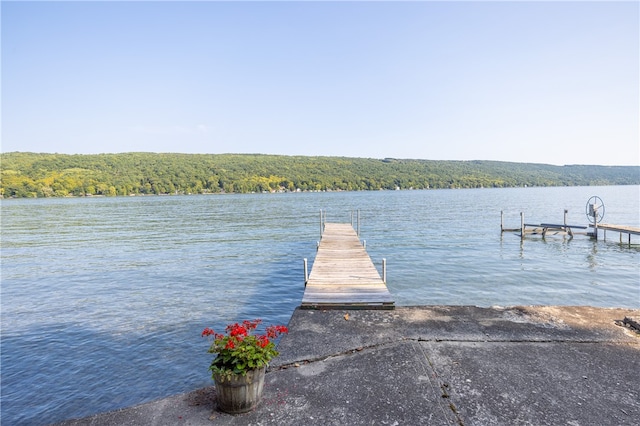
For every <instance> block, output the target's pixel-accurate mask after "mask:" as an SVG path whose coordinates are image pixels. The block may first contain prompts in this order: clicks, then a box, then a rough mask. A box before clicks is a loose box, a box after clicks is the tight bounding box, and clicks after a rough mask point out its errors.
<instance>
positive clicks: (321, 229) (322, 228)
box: [320, 209, 326, 238]
mask: <svg viewBox="0 0 640 426" xmlns="http://www.w3.org/2000/svg"><path fill="white" fill-rule="evenodd" d="M325 214H326V213H325ZM322 225H323V223H322V209H320V238H322V231H324V226H322Z"/></svg>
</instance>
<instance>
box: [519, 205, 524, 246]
mask: <svg viewBox="0 0 640 426" xmlns="http://www.w3.org/2000/svg"><path fill="white" fill-rule="evenodd" d="M520 239H521V240H524V213H523V212H520Z"/></svg>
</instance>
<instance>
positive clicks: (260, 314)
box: [1, 186, 640, 425]
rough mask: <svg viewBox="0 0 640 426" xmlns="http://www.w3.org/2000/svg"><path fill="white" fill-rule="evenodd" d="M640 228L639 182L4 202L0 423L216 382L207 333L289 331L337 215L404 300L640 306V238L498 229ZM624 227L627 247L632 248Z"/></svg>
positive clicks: (79, 413) (37, 420)
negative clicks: (590, 222)
mask: <svg viewBox="0 0 640 426" xmlns="http://www.w3.org/2000/svg"><path fill="white" fill-rule="evenodd" d="M592 195H598V196H600V197H601V198H602V199H603V200H604V203H605V208H606V210H605V217H604V220H603V223H605V222H606V223H615V224H624V225H632V226H640V200H639V198H640V187H638V186H610V187H568V188H565V187H560V188H508V189H475V190H432V191H381V192H331V193H289V194H248V195H210V196H175V197H127V198H83V199H78V198H75V199H38V200H3V201H2V203H1V207H2V211H1V212H2V235H1V236H2V253H1V254H2V287H1V304H2V305H1V307H2V312H1V319H2V324H1V327H2V328H1V339H2V340H1V350H2V354H1V357H2V359H1V368H2V395H1V398H2V400H1V403H2V423H3V424H12V425H18V424H30V425H31V424H36V425H37V424H49V423H53V422H56V421H60V420H64V419H68V418H75V417H83V416H87V415H91V414H94V413H97V412H102V411H107V410H113V409H116V408H120V407H125V406H130V405H134V404H138V403H141V402H145V401H149V400H153V399H157V398H160V397H164V396H168V395H172V394H177V393H181V392H185V391H189V390H193V389H197V388H199V387H204V386H209V385H211V383H212V382H211V379H210V376H209V374H208V371H207V368H208V364H209V362H210V359H211V358H210V357H211V356H210V355H209V354H207V353H206V349H207V347H208V345H207V342H206V340H204V339H202V338H201V337H200V332H201V331H202V329H203V328H204V327H206V326H209V327H212V328H214V329H216V328H217V329H221V328H223V327H224V325H226V324H227V323H228V322H232V321H234V322H235V321H238V320H242V319H251V318H263V319H264V321H265V322H266V323H270V324H286V323H287V322H288V320H289V317H290V315H291V313H292V312H293V310H294V309H295V308H296V307H297V306H298V305H299V303H300V301H301V298H302V293H303V290H304V284H303V281H304V277H303V275H304V274H303V268H302V259H303V258H305V257H306V258H308V259H309V262H310V263H311V264H310V267H311V266H312V261H313V258H314V255H315V248H316V242H317V241H318V239H319V210H320V209H325V210H326V212H327V221H333V222H349V221H350V220H351V219H350V218H351V213H350V212H351V211H352V210H356V209H360V216H361V224H360V230H361V238H362V239H365V240H366V245H367V251H368V252H369V254H370V256H371V258H372V260H373V261H374V263H375V264H376V265H377V267H378V270H381V262H382V258H386V259H387V269H388V270H387V281H388V287H389V289H390V291H391V293H392V294H393V295H394V296H395V298H396V303H397V304H398V305H434V304H448V305H477V306H493V305H501V306H507V305H517V304H522V305H531V304H536V305H537V304H544V305H592V306H601V307H631V308H640V246H639V245H638V243H639V241H638V237H633V238H634V239H632V242H633V243H634V244H633V245H632V246H631V247H629V246H628V245H627V244H619V242H618V241H619V240H618V234H617V233H613V232H609V233H608V234H607V241H606V242H605V241H602V239H601V240H599V241H594V240H591V239H589V238H587V237H586V236H582V235H579V236H576V237H574V238H573V239H569V238H564V237H560V236H556V237H547V238H546V239H544V240H543V239H542V238H540V237H539V236H537V237H534V236H532V237H527V238H526V239H525V240H524V241H521V240H520V237H519V236H518V235H516V234H515V233H504V234H501V232H500V211H501V210H504V212H505V226H507V227H513V228H516V227H518V226H519V224H520V216H519V214H520V212H521V211H522V212H524V213H525V220H526V222H528V223H529V222H531V223H542V222H547V223H548V222H553V223H562V221H563V210H564V209H568V210H569V214H568V223H569V224H576V225H586V224H587V218H586V216H585V206H586V202H587V200H588V199H589V197H590V196H592ZM626 241H627V240H626V236H625V242H626Z"/></svg>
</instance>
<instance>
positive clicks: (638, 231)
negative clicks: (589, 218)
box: [589, 223, 640, 245]
mask: <svg viewBox="0 0 640 426" xmlns="http://www.w3.org/2000/svg"><path fill="white" fill-rule="evenodd" d="M589 227H590V228H593V233H592V234H590V235H591V236H592V237H594V238H595V239H596V240H597V239H598V230H602V231H604V233H603V235H604V239H605V241H606V239H607V231H614V232H618V233H620V242H621V243H622V235H623V234H627V237H628V240H629V241H628V244H629V245H631V235H640V228H637V227H634V226H626V225H612V224H608V223H598V224H597V225H596V226H594V225H593V224H590V225H589Z"/></svg>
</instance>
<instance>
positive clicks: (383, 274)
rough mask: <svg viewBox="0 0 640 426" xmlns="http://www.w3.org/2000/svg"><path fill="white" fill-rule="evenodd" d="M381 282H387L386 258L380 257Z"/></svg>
mask: <svg viewBox="0 0 640 426" xmlns="http://www.w3.org/2000/svg"><path fill="white" fill-rule="evenodd" d="M382 282H383V283H385V284H386V283H387V259H385V258H384V257H383V258H382Z"/></svg>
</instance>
